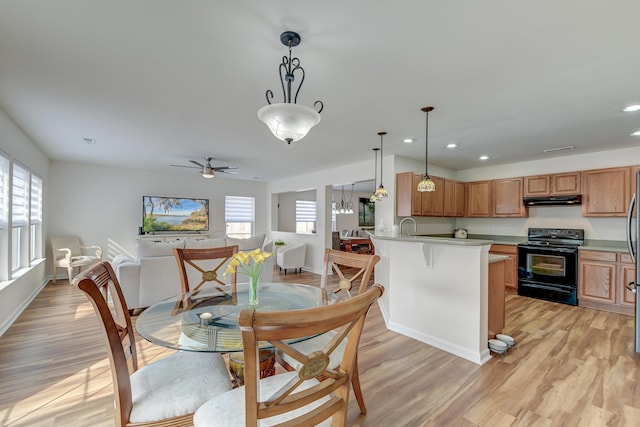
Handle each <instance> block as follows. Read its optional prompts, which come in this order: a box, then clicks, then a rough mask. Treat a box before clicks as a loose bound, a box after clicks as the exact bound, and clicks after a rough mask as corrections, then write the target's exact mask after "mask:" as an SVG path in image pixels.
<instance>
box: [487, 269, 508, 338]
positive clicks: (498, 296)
mask: <svg viewBox="0 0 640 427" xmlns="http://www.w3.org/2000/svg"><path fill="white" fill-rule="evenodd" d="M504 270H505V261H494V262H490V263H489V298H488V299H489V309H488V313H487V314H488V315H487V317H488V328H487V330H488V333H489V339H491V338H495V337H496V334H501V333H502V330H503V329H504Z"/></svg>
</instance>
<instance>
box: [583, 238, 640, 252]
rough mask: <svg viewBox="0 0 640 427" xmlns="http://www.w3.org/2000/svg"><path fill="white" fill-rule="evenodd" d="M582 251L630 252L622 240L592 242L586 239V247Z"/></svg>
mask: <svg viewBox="0 0 640 427" xmlns="http://www.w3.org/2000/svg"><path fill="white" fill-rule="evenodd" d="M580 249H583V250H587V251H604V252H629V248H628V247H627V242H623V241H620V240H591V239H585V241H584V245H582V246H580Z"/></svg>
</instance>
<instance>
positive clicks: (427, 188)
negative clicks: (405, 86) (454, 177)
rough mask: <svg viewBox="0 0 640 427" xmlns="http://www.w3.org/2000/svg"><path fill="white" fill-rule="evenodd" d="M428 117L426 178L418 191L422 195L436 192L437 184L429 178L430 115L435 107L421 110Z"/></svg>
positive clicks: (423, 178) (425, 154)
mask: <svg viewBox="0 0 640 427" xmlns="http://www.w3.org/2000/svg"><path fill="white" fill-rule="evenodd" d="M421 110H422V111H424V112H425V113H426V115H427V119H426V131H425V134H426V137H425V141H424V147H425V151H424V176H423V177H422V181H420V182H419V183H418V191H420V192H421V193H424V192H431V191H436V183H435V182H433V180H432V179H431V178H430V177H429V162H428V160H429V113H430V112H431V111H433V107H423V108H421Z"/></svg>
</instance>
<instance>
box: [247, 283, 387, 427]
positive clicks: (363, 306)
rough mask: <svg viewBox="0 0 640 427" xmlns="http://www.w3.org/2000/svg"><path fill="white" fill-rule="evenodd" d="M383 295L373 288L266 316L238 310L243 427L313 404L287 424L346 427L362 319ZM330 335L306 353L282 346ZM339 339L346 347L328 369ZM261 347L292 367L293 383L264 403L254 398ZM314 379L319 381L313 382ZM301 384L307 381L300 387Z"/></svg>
mask: <svg viewBox="0 0 640 427" xmlns="http://www.w3.org/2000/svg"><path fill="white" fill-rule="evenodd" d="M383 292H384V288H383V287H382V286H380V285H374V286H372V287H371V288H370V289H369V290H368V291H366V292H364V293H362V294H360V295H358V296H356V297H354V298H351V299H349V300H347V301H343V302H340V303H335V304H331V305H327V306H321V307H315V308H309V309H304V310H293V311H292V310H289V311H272V312H267V311H264V312H263V311H255V310H252V309H245V310H242V311H241V312H240V317H239V321H238V324H239V326H240V329H241V331H242V344H243V348H244V350H243V352H244V361H245V368H244V369H245V370H244V375H245V385H244V387H245V393H244V395H245V416H246V425H247V426H257V425H258V423H259V420H260V419H264V418H268V417H271V416H274V415H278V414H283V413H286V412H290V411H293V410H296V409H299V408H303V407H305V406H307V405H309V404H310V403H311V402H314V401H315V402H316V403H317V404H318V406H317V407H315V408H314V409H313V410H311V411H310V412H306V413H304V414H303V415H299V416H297V417H295V418H294V419H289V420H288V423H287V425H305V426H306V425H309V426H311V425H316V424H318V423H319V422H320V421H322V420H325V419H328V418H330V417H333V418H332V425H333V426H344V425H346V416H347V408H348V403H349V386H350V378H351V375H352V373H353V370H354V367H355V363H356V357H357V353H358V344H359V342H360V335H361V333H362V328H363V326H364V321H365V317H366V315H367V312H368V310H369V307H370V306H371V304H373V303H374V302H375V301H376V300H377V299H378V298H379V297H380V296H381V295H382V293H383ZM333 330H335V331H336V333H335V335H334V336H333V338H332V339H331V340H330V341H329V342H328V343H327V344H326V345H325V346H324V348H322V349H320V350H314V351H312V352H311V353H310V354H305V353H303V352H301V351H300V350H299V349H298V348H296V347H295V346H294V345H289V344H287V340H295V339H299V338H302V337H309V336H314V335H318V334H323V333H326V332H329V331H333ZM345 339H346V348H345V350H344V353H343V356H342V360H341V363H340V365H339V367H337V368H336V367H332V366H330V364H329V357H330V355H331V354H332V353H333V352H334V351H335V350H336V349H337V348H338V346H339V345H340V343H341V342H342V341H343V340H345ZM264 342H269V343H270V344H272V345H273V346H274V347H275V348H276V349H277V350H279V351H282V352H284V353H286V354H287V355H289V356H290V357H292V358H294V359H295V360H296V361H297V362H298V365H297V367H296V370H297V375H295V376H294V378H295V380H292V381H289V382H288V383H287V384H286V385H284V386H283V387H282V388H280V389H279V390H277V391H275V392H274V393H273V394H271V395H270V396H269V397H268V398H261V397H260V396H261V394H260V379H259V376H260V358H259V354H258V351H259V347H260V346H262V345H263V344H264ZM282 375H286V374H282ZM318 377H322V378H324V379H323V380H322V381H320V382H319V383H318V382H317V379H316V378H318ZM307 381H310V382H309V383H306V382H307ZM310 384H311V385H310ZM309 385H310V386H309Z"/></svg>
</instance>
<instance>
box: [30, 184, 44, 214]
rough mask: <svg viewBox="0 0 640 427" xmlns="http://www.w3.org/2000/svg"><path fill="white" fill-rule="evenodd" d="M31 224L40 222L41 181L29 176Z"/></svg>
mask: <svg viewBox="0 0 640 427" xmlns="http://www.w3.org/2000/svg"><path fill="white" fill-rule="evenodd" d="M30 220H31V224H39V223H41V222H42V179H40V178H39V177H37V176H35V175H31V215H30Z"/></svg>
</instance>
